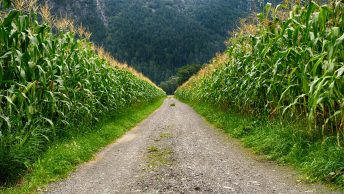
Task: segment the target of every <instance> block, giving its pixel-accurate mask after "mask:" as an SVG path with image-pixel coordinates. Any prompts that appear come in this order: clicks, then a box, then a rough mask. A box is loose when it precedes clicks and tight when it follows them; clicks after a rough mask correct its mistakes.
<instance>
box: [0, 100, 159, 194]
mask: <svg viewBox="0 0 344 194" xmlns="http://www.w3.org/2000/svg"><path fill="white" fill-rule="evenodd" d="M163 100H164V98H161V99H160V100H157V101H155V102H154V103H151V104H144V105H135V106H132V107H130V108H127V109H126V110H124V111H121V112H120V113H115V114H114V115H112V116H109V117H107V118H104V119H102V121H101V122H100V124H99V125H97V126H96V127H94V128H93V130H88V131H89V132H87V133H85V134H83V135H77V136H76V137H74V138H72V139H68V140H65V141H60V142H56V143H55V144H54V145H52V146H51V147H49V149H48V150H47V151H46V152H45V154H43V155H42V156H41V157H40V159H39V160H37V161H36V162H35V163H34V164H33V165H32V166H31V167H30V168H29V172H28V173H27V174H26V175H25V176H24V177H23V179H22V181H21V183H20V184H18V185H16V186H14V187H12V188H7V189H3V190H0V193H6V194H10V193H34V192H36V190H37V189H38V188H42V187H44V186H45V185H47V184H48V183H50V182H53V181H58V180H61V179H63V178H66V177H67V176H68V175H69V173H70V172H72V171H73V170H74V169H75V168H76V166H77V165H78V164H81V163H83V162H86V161H89V160H91V159H92V158H93V156H94V154H95V153H97V152H98V151H99V150H101V149H102V148H104V147H105V146H106V145H108V144H110V143H112V142H114V140H116V139H117V138H119V137H121V136H122V135H123V134H124V133H125V132H127V131H128V130H129V129H131V128H133V127H134V126H135V125H137V124H138V123H139V122H140V121H142V120H143V119H145V118H146V117H148V116H149V115H150V114H151V113H152V112H153V111H154V110H156V109H157V108H158V107H160V105H161V104H162V102H163Z"/></svg>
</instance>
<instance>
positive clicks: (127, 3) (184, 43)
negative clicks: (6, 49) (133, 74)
mask: <svg viewBox="0 0 344 194" xmlns="http://www.w3.org/2000/svg"><path fill="white" fill-rule="evenodd" d="M48 2H49V4H50V5H51V7H52V10H53V12H54V13H55V14H57V15H63V16H64V15H69V16H70V17H73V18H75V19H76V20H77V21H78V22H81V23H82V24H83V25H84V26H86V27H87V28H88V29H89V30H90V31H91V32H92V39H93V40H94V42H95V43H96V44H98V45H103V46H104V48H105V49H106V50H107V51H109V52H110V53H111V54H112V55H113V56H114V57H115V58H116V59H118V60H120V61H121V62H127V63H128V64H129V65H131V66H133V67H135V68H136V69H137V70H139V71H141V72H143V73H144V74H145V75H147V76H148V77H149V78H151V79H152V80H153V81H155V82H156V83H158V84H159V83H160V82H161V81H164V80H166V79H167V78H168V77H170V76H171V75H175V73H176V69H177V68H178V67H181V66H184V65H187V64H203V63H206V62H208V60H209V59H211V58H212V57H213V56H214V54H215V53H216V52H219V51H223V50H224V49H225V44H224V41H225V40H226V38H227V37H228V32H229V31H231V30H233V29H235V28H236V27H237V25H238V20H239V18H243V17H246V16H247V15H248V14H249V13H250V12H251V10H253V9H257V7H258V6H259V5H256V3H252V2H254V1H252V2H251V1H249V0H244V1H234V0H196V1H195V0H152V1H148V0H145V1H142V0H75V1H61V0H49V1H48Z"/></svg>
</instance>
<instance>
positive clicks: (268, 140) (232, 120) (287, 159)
mask: <svg viewBox="0 0 344 194" xmlns="http://www.w3.org/2000/svg"><path fill="white" fill-rule="evenodd" d="M188 104H190V105H191V106H192V107H193V108H194V109H195V110H196V112H198V113H199V114H201V115H202V116H204V117H205V118H206V119H207V120H208V121H209V122H210V123H212V124H214V125H215V126H216V127H218V128H221V129H223V130H224V131H225V132H226V133H228V134H230V135H231V136H232V137H235V138H238V139H240V140H241V141H242V142H243V144H244V146H245V147H249V148H252V149H253V151H254V152H256V153H258V154H263V155H265V156H266V159H268V160H275V161H277V162H278V163H282V164H290V165H292V166H294V167H295V168H296V169H297V170H299V171H301V172H302V173H303V179H304V180H305V181H310V182H313V181H322V182H325V183H331V184H335V185H336V186H337V187H340V188H341V189H343V188H344V148H342V147H338V146H336V140H335V138H332V139H331V138H327V139H326V140H325V141H322V140H321V139H315V138H314V137H313V136H312V135H309V134H307V133H306V132H305V131H306V130H304V127H307V124H305V123H304V122H303V121H302V120H299V121H282V120H280V119H274V120H267V119H264V118H258V117H253V116H246V115H240V114H236V113H231V112H229V111H221V110H220V109H218V108H216V107H214V106H211V105H207V104H204V103H202V104H201V103H195V102H188Z"/></svg>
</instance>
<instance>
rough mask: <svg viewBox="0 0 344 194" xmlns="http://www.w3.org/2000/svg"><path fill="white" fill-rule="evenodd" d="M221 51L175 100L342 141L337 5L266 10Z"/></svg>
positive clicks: (343, 16) (343, 27) (342, 21)
mask: <svg viewBox="0 0 344 194" xmlns="http://www.w3.org/2000/svg"><path fill="white" fill-rule="evenodd" d="M255 21H256V22H255V23H256V24H244V25H242V26H241V28H240V29H239V30H237V31H236V32H233V37H232V38H231V39H230V40H229V41H228V44H229V45H228V49H227V51H226V52H225V53H224V54H223V55H220V56H218V57H216V58H215V59H214V60H213V62H212V63H211V64H209V65H207V66H206V67H204V68H203V69H202V70H201V71H200V72H199V73H198V74H197V75H195V76H194V77H192V78H191V79H190V80H189V81H188V82H187V83H185V84H184V85H183V86H181V87H180V88H179V89H178V90H177V91H176V95H177V96H178V97H179V98H181V99H184V100H187V101H198V102H199V103H210V104H214V105H220V106H222V107H227V108H228V109H231V110H234V111H236V112H241V113H245V114H247V113H249V114H253V115H261V116H266V117H269V118H274V117H277V116H278V117H282V118H283V117H288V118H304V119H305V120H306V121H307V123H308V128H307V126H306V127H305V130H308V132H309V134H311V135H312V136H314V137H322V138H324V139H325V138H328V137H335V138H336V140H337V144H338V146H342V145H343V142H344V141H343V139H344V42H343V40H344V3H343V1H339V0H337V1H329V3H328V4H323V5H318V4H317V3H315V2H309V3H307V5H301V4H295V5H293V6H291V7H288V6H287V4H281V5H278V6H277V7H273V6H271V4H267V5H266V7H265V11H264V12H263V13H260V14H258V16H257V18H256V20H255Z"/></svg>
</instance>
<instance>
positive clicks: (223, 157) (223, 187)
mask: <svg viewBox="0 0 344 194" xmlns="http://www.w3.org/2000/svg"><path fill="white" fill-rule="evenodd" d="M297 178H298V175H297V173H296V172H295V171H293V170H290V169H288V168H286V167H281V166H277V165H276V164H274V163H272V162H268V161H264V160H260V159H259V158H258V157H257V156H254V155H252V154H251V153H250V152H249V151H248V150H247V149H243V148H241V146H240V144H239V143H238V142H237V141H236V140H233V139H231V138H229V137H227V135H224V134H223V133H222V132H221V131H220V130H218V129H215V128H214V127H211V126H210V125H209V124H207V123H206V122H205V121H204V120H203V119H202V118H201V117H200V116H199V115H198V114H197V113H195V111H193V110H192V109H191V108H190V107H189V106H188V105H186V104H183V103H181V102H179V101H178V100H176V99H174V98H168V99H166V100H165V102H164V104H163V105H162V106H161V107H160V108H159V109H158V110H157V111H155V112H154V113H153V114H152V115H151V116H150V117H149V118H148V119H146V120H145V121H143V122H142V123H141V124H139V125H138V126H137V127H136V128H134V129H132V130H131V131H130V132H128V133H127V134H126V135H125V136H123V137H122V138H121V139H119V140H118V141H117V142H116V143H114V144H112V145H109V146H108V147H107V148H105V149H104V150H103V151H102V152H100V153H99V154H98V155H97V156H96V157H95V159H94V160H93V161H91V162H88V163H85V164H83V165H81V166H80V167H79V168H78V169H77V170H76V171H75V172H74V173H72V174H71V176H70V177H69V178H68V179H66V180H64V181H62V182H58V183H53V184H52V185H50V186H49V187H48V188H47V192H48V193H288V194H289V193H335V192H334V191H331V190H330V189H328V188H326V187H325V186H322V185H311V184H305V183H303V182H302V181H300V180H297Z"/></svg>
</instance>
